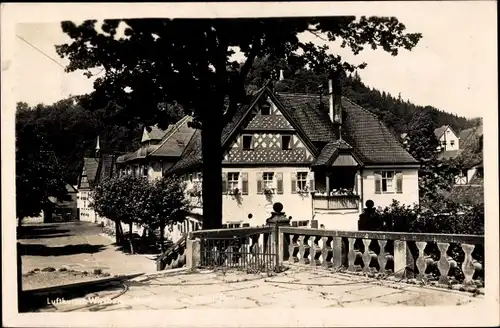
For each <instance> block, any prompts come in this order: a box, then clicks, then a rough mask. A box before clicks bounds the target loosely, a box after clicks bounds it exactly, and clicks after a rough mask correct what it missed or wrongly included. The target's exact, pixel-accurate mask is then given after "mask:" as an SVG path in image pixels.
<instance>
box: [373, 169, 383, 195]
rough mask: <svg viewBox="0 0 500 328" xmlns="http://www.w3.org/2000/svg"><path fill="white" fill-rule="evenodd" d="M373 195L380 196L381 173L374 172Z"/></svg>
mask: <svg viewBox="0 0 500 328" xmlns="http://www.w3.org/2000/svg"><path fill="white" fill-rule="evenodd" d="M374 176H375V193H376V194H380V193H381V192H382V191H381V188H382V173H380V172H375V174H374Z"/></svg>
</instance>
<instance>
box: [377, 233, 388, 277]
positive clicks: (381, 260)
mask: <svg viewBox="0 0 500 328" xmlns="http://www.w3.org/2000/svg"><path fill="white" fill-rule="evenodd" d="M386 244H387V240H379V241H378V245H379V246H380V253H379V254H378V256H377V260H378V265H379V266H380V269H378V272H379V273H383V274H385V266H386V265H387V257H386V256H387V253H386V252H385V245H386Z"/></svg>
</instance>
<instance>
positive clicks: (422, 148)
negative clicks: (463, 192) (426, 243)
mask: <svg viewBox="0 0 500 328" xmlns="http://www.w3.org/2000/svg"><path fill="white" fill-rule="evenodd" d="M438 145H439V141H438V139H437V138H436V135H435V134H434V124H433V121H432V117H431V114H430V113H428V112H417V113H415V115H414V117H413V119H412V121H411V122H410V125H409V127H408V151H409V153H410V154H411V155H412V156H413V157H414V158H415V159H417V160H418V161H419V162H420V165H421V166H420V169H419V172H418V180H419V197H420V200H421V202H422V204H423V205H424V204H426V205H427V206H434V205H435V204H437V203H438V202H439V201H441V199H442V192H443V191H449V190H450V188H451V187H452V186H453V183H454V177H455V175H456V174H458V167H457V163H456V162H455V161H454V160H453V159H448V160H445V159H438V152H437V147H438Z"/></svg>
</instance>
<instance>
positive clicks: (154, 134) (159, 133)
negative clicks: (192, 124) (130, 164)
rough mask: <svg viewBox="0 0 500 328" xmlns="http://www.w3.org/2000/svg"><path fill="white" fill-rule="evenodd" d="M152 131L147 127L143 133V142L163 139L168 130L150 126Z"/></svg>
mask: <svg viewBox="0 0 500 328" xmlns="http://www.w3.org/2000/svg"><path fill="white" fill-rule="evenodd" d="M149 128H150V129H151V131H148V129H147V128H146V127H145V128H144V130H143V133H142V139H141V142H146V141H149V140H161V139H162V138H163V136H164V135H165V133H166V132H167V131H165V130H162V129H160V128H159V127H158V126H156V125H155V126H151V127H149Z"/></svg>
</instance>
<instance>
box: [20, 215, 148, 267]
mask: <svg viewBox="0 0 500 328" xmlns="http://www.w3.org/2000/svg"><path fill="white" fill-rule="evenodd" d="M23 231H24V232H23V234H22V235H21V236H20V238H19V239H18V241H19V242H20V243H21V244H22V253H21V254H22V272H23V273H26V272H28V271H30V270H33V269H36V268H38V269H43V268H45V267H49V266H51V267H54V268H56V269H59V268H61V267H62V266H67V267H69V268H70V269H73V270H79V271H93V270H94V269H102V270H103V271H105V272H109V273H111V274H127V273H135V272H154V271H156V263H155V261H153V260H151V259H150V258H152V257H153V256H149V257H148V256H145V255H128V254H126V253H124V252H122V251H120V250H118V249H117V247H115V246H114V245H113V239H112V238H110V237H107V236H103V235H102V234H101V232H102V228H101V227H99V226H98V225H96V224H93V223H86V222H68V223H52V224H41V225H32V226H25V227H23Z"/></svg>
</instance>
